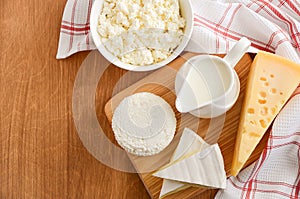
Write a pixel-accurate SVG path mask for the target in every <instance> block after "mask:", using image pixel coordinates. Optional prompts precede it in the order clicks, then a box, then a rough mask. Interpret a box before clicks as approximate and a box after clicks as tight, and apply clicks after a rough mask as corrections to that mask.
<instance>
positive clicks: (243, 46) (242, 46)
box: [223, 37, 251, 68]
mask: <svg viewBox="0 0 300 199" xmlns="http://www.w3.org/2000/svg"><path fill="white" fill-rule="evenodd" d="M250 45H251V42H250V41H249V40H248V39H247V38H246V37H242V38H241V39H240V40H239V41H238V42H237V43H236V44H235V45H234V46H233V47H232V48H231V49H230V51H229V52H228V53H227V55H226V56H225V57H224V58H223V59H224V60H225V61H226V62H227V63H228V64H229V65H230V66H231V67H232V68H234V67H235V65H236V64H237V63H238V62H239V61H240V59H241V58H242V57H243V56H244V54H245V53H246V52H247V50H248V48H249V47H250Z"/></svg>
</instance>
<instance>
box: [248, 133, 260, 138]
mask: <svg viewBox="0 0 300 199" xmlns="http://www.w3.org/2000/svg"><path fill="white" fill-rule="evenodd" d="M249 136H250V137H260V134H259V133H255V132H250V133H249Z"/></svg>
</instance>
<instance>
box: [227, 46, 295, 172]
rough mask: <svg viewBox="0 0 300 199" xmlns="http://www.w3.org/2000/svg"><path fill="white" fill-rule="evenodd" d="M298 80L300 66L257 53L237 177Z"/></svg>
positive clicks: (239, 145)
mask: <svg viewBox="0 0 300 199" xmlns="http://www.w3.org/2000/svg"><path fill="white" fill-rule="evenodd" d="M299 83H300V65H299V64H296V63H294V62H292V61H289V60H287V59H285V58H282V57H280V56H278V55H274V54H271V53H267V52H262V51H260V52H258V54H257V55H256V57H255V59H254V61H253V63H252V65H251V69H250V74H249V79H248V84H247V88H246V95H245V99H244V104H243V108H242V112H241V117H240V124H239V129H238V132H237V139H236V144H235V150H234V157H233V163H232V167H231V175H233V176H236V175H237V174H238V173H239V172H240V170H241V169H242V168H243V166H244V164H245V163H246V161H247V160H248V158H249V157H250V155H251V153H252V152H253V151H254V149H255V147H256V146H257V144H258V143H259V141H260V140H261V138H262V137H263V135H264V133H265V132H266V131H267V129H268V128H269V126H270V125H271V123H272V121H273V120H274V118H275V117H276V115H277V114H278V113H279V111H280V110H281V109H282V107H283V106H284V104H285V103H286V102H287V101H288V99H289V98H290V96H291V95H292V93H293V91H294V90H295V89H296V88H297V86H298V84H299Z"/></svg>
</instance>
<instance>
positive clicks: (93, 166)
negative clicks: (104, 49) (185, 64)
mask: <svg viewBox="0 0 300 199" xmlns="http://www.w3.org/2000/svg"><path fill="white" fill-rule="evenodd" d="M65 3H66V0H64V1H53V0H44V1H38V0H28V1H7V0H3V1H2V0H1V1H0V27H1V31H0V96H1V97H0V107H1V111H0V157H1V160H0V198H3V199H13V198H30V199H35V198H36V199H40V198H51V199H52V198H87V199H90V198H104V199H106V198H149V196H148V194H147V192H146V190H145V188H144V186H143V183H142V182H141V181H140V179H139V177H138V175H137V174H127V173H123V172H119V171H116V170H113V169H110V168H108V167H106V166H105V165H103V164H101V163H100V162H99V161H97V160H96V159H94V158H93V157H92V156H91V155H90V154H89V153H88V151H87V150H86V149H85V148H84V147H83V145H82V143H81V141H80V139H79V138H78V135H77V132H76V129H75V127H74V122H73V119H72V112H71V103H72V100H71V97H72V89H73V85H74V80H75V77H76V73H77V71H78V69H79V67H80V65H81V63H82V62H83V60H84V59H85V57H86V56H87V55H88V52H83V53H78V54H76V55H73V56H71V57H70V58H68V59H66V60H60V61H58V60H56V59H55V56H56V50H57V44H58V37H59V29H60V23H61V17H62V14H63V9H64V6H65ZM124 73H125V71H123V70H120V69H118V68H116V67H110V68H109V69H108V70H107V72H106V76H104V77H103V78H104V80H105V83H106V87H101V86H99V92H98V93H97V99H99V100H98V101H97V107H98V108H99V111H98V113H97V114H98V117H99V118H100V119H101V120H100V119H99V121H101V125H102V126H103V128H104V129H107V130H108V131H109V130H110V125H109V123H108V122H107V120H106V119H105V118H106V117H105V114H104V105H105V103H106V102H107V100H108V99H109V98H110V97H111V93H112V91H113V85H114V84H115V82H116V81H117V80H118V79H119V78H120V77H121V76H122V75H123V74H124ZM138 78H140V77H138ZM133 79H134V78H133ZM100 84H101V82H100V83H99V85H100ZM122 86H123V87H126V86H127V82H126V81H124V82H122Z"/></svg>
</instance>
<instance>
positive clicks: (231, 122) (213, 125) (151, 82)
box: [105, 53, 267, 199]
mask: <svg viewBox="0 0 300 199" xmlns="http://www.w3.org/2000/svg"><path fill="white" fill-rule="evenodd" d="M194 55H195V54H192V53H186V54H184V55H183V56H181V57H179V58H177V59H176V60H175V61H173V62H172V63H171V64H169V66H168V67H164V68H162V69H159V70H157V71H155V72H153V73H152V74H149V75H147V77H145V78H144V79H142V80H140V81H138V82H136V83H134V84H133V85H131V86H130V87H128V88H126V89H124V90H123V91H121V92H119V93H118V94H117V95H115V96H114V97H113V98H112V99H111V100H109V101H108V102H107V104H106V106H105V113H106V115H107V117H108V119H109V121H110V122H111V119H112V115H113V112H114V109H115V108H116V107H117V105H118V104H119V103H120V102H121V100H122V99H124V97H126V96H129V95H131V94H133V93H136V92H151V93H154V94H156V95H159V96H161V97H162V98H164V99H165V100H166V101H167V102H168V103H169V104H170V105H171V106H172V108H173V110H174V111H175V115H176V118H177V131H176V132H177V133H176V135H175V137H174V139H173V141H172V142H171V144H170V145H169V146H168V147H167V148H166V149H165V150H164V151H162V152H161V153H159V154H157V155H154V156H149V157H138V156H134V155H131V154H128V155H129V157H130V159H131V161H132V163H133V165H134V166H135V168H136V170H137V171H138V172H139V174H140V177H141V179H142V180H143V182H144V185H145V186H146V188H147V190H148V192H149V194H150V195H151V197H152V198H154V199H157V198H158V197H159V192H160V189H161V186H162V179H160V178H156V177H153V176H152V175H151V173H152V171H154V170H156V169H158V168H159V167H161V166H163V165H165V164H167V163H168V162H169V160H170V158H171V156H172V154H173V152H174V149H175V148H176V146H177V144H178V141H179V138H180V136H181V133H182V131H183V128H185V127H188V128H191V129H193V130H194V131H196V132H197V133H198V134H199V135H200V136H202V137H204V138H205V140H206V141H207V142H208V143H211V144H213V143H215V142H218V144H219V145H220V148H221V151H222V154H223V156H224V163H225V169H226V172H227V174H229V173H230V167H231V162H232V155H233V150H234V145H235V137H236V132H237V128H238V122H239V117H240V111H241V107H242V102H243V98H244V93H245V86H246V82H247V77H248V73H249V68H250V65H251V63H252V58H251V57H250V55H248V54H246V55H245V56H244V57H243V58H242V59H241V61H240V62H239V63H238V64H237V66H236V67H235V70H236V71H237V73H238V76H239V79H240V82H241V91H240V96H239V98H238V100H237V102H236V104H235V105H234V107H233V108H232V109H231V110H230V111H228V112H227V113H226V116H220V117H217V118H215V119H212V120H209V119H198V118H196V117H193V116H192V115H190V114H180V113H179V112H178V111H177V110H176V108H175V98H176V96H175V94H174V81H175V76H176V72H177V70H178V69H179V68H180V66H181V65H182V64H183V63H184V62H185V61H186V59H187V58H189V57H192V56H194ZM209 129H211V131H209ZM208 131H209V132H208ZM219 132H221V134H220V137H219ZM266 138H267V136H265V138H264V139H263V141H262V142H261V143H260V145H259V146H258V147H257V149H256V151H255V152H254V153H253V154H252V156H251V157H250V159H249V160H248V163H247V165H249V164H250V163H252V162H253V161H255V160H256V159H257V158H258V157H259V155H260V153H261V151H262V150H263V148H264V146H265V142H266ZM214 194H215V190H209V189H204V188H195V187H193V188H189V189H187V190H184V191H181V192H178V193H176V194H173V195H170V196H168V197H166V198H170V199H171V198H174V199H175V198H182V199H187V198H193V197H201V198H202V197H203V198H204V197H206V196H209V197H211V196H213V195H214Z"/></svg>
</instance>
